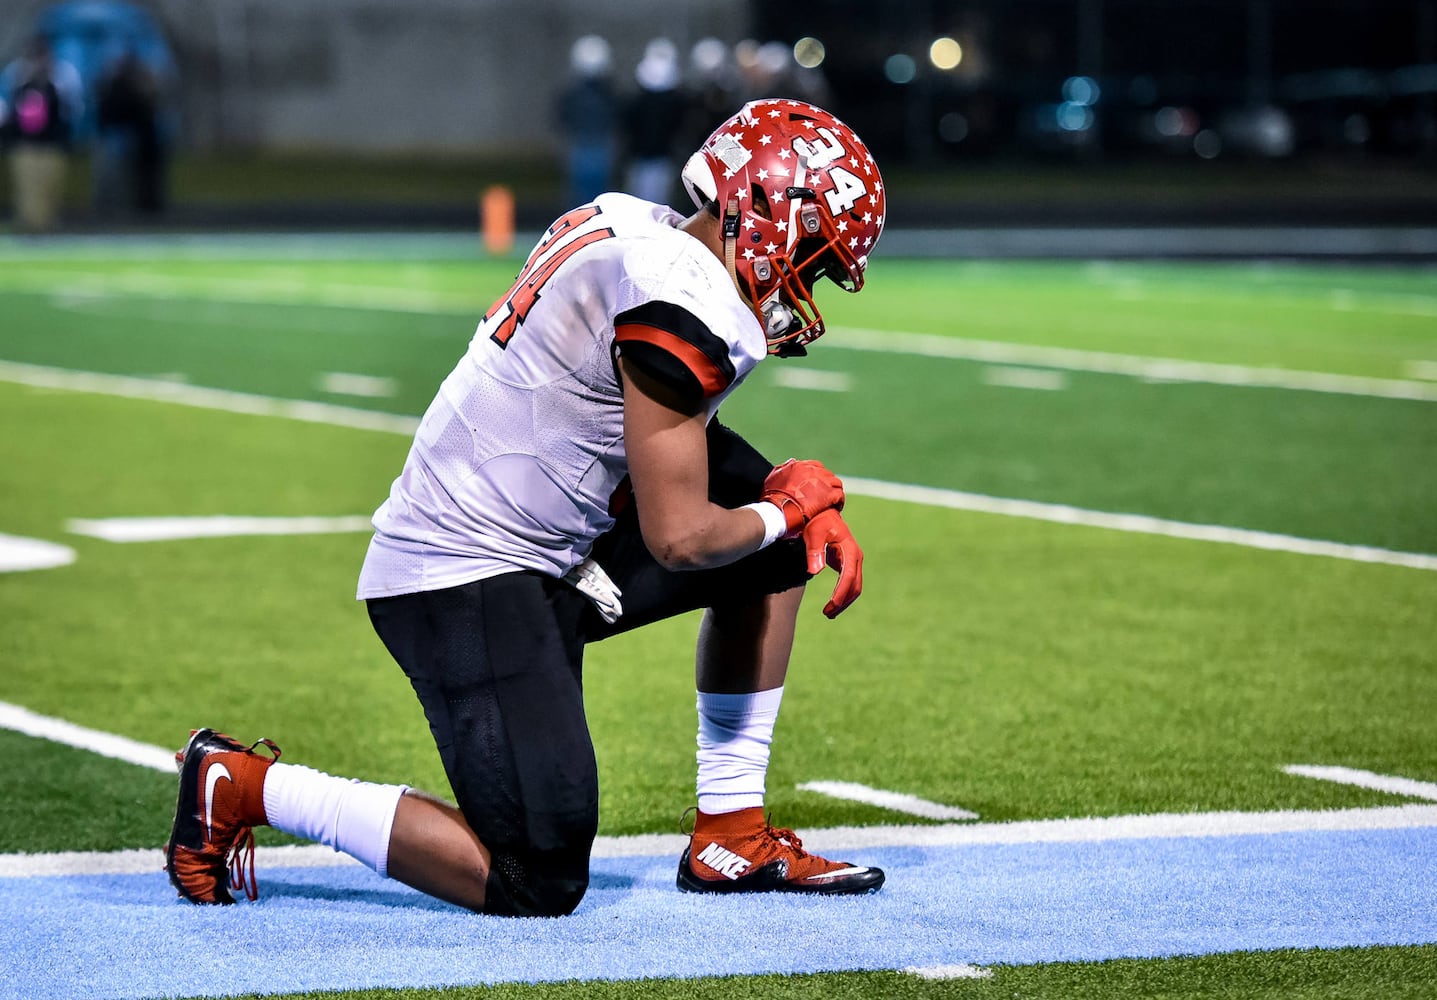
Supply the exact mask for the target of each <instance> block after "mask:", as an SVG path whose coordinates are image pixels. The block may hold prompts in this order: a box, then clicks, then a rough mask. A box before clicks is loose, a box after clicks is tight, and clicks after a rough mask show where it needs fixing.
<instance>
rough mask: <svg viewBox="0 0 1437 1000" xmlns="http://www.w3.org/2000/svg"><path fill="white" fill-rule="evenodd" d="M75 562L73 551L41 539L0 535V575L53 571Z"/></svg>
mask: <svg viewBox="0 0 1437 1000" xmlns="http://www.w3.org/2000/svg"><path fill="white" fill-rule="evenodd" d="M74 561H75V550H74V549H72V548H70V547H69V546H68V545H57V544H56V543H54V542H47V541H45V540H44V539H42V538H21V537H20V536H19V535H0V573H21V572H24V571H26V570H32V569H53V568H54V567H56V566H68V565H70V563H72V562H74Z"/></svg>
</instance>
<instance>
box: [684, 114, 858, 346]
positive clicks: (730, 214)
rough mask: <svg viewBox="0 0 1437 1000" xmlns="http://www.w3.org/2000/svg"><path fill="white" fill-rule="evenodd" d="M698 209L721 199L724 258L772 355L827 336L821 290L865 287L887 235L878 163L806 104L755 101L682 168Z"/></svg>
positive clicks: (846, 132) (829, 119) (842, 128)
mask: <svg viewBox="0 0 1437 1000" xmlns="http://www.w3.org/2000/svg"><path fill="white" fill-rule="evenodd" d="M683 179H684V187H686V188H687V189H688V192H689V195H690V197H692V198H693V199H694V203H695V204H697V205H699V206H703V205H705V204H706V203H708V202H713V203H714V204H715V205H716V206H717V207H718V211H719V217H720V219H721V220H722V222H723V234H724V258H725V261H726V263H727V264H728V267H729V272H730V273H731V274H732V275H733V277H734V281H735V282H736V283H737V285H738V287H739V290H740V291H741V292H743V293H744V295H746V296H747V297H748V300H749V302H750V303H752V304H753V308H754V312H755V313H756V314H757V316H758V318H759V322H761V323H762V324H763V327H764V332H765V334H766V335H767V337H768V351H769V353H770V354H802V353H803V345H804V344H807V343H809V342H810V341H812V340H815V339H817V338H818V337H820V336H822V334H823V317H822V316H821V315H819V312H818V306H816V305H815V304H814V302H813V286H814V285H815V284H816V283H817V281H818V279H819V278H825V277H826V278H829V279H830V280H832V281H833V282H835V283H836V284H838V285H839V287H841V288H843V289H844V290H846V291H849V292H856V291H858V290H859V289H860V288H862V287H863V272H864V269H865V268H866V267H867V266H868V254H869V252H870V251H871V250H872V249H873V244H875V243H877V242H878V236H879V233H881V232H882V231H883V216H884V212H885V204H886V200H885V197H884V194H883V179H882V178H881V177H880V176H879V174H878V165H877V164H875V163H874V162H873V157H872V156H871V155H870V154H869V152H868V147H867V146H865V145H864V144H863V140H861V139H859V138H858V136H857V135H856V134H854V131H853V130H852V129H851V128H849V127H848V126H847V125H845V124H843V122H841V121H839V120H838V119H837V118H835V117H833V115H831V114H829V113H828V112H827V111H824V110H822V109H821V108H816V107H814V106H813V105H812V104H805V103H803V102H802V101H788V100H771V99H770V100H761V101H750V102H749V103H748V104H746V105H744V107H743V110H741V111H740V112H739V113H738V114H736V115H734V116H733V117H732V118H730V119H729V120H728V121H726V122H724V123H723V124H722V125H720V126H719V127H718V128H717V129H716V130H715V131H714V133H713V135H711V136H709V137H708V140H707V141H706V142H705V143H704V144H703V146H702V148H700V149H699V151H698V152H697V153H694V155H693V156H691V157H689V161H688V163H687V164H685V166H684V170H683Z"/></svg>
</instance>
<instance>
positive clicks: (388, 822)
mask: <svg viewBox="0 0 1437 1000" xmlns="http://www.w3.org/2000/svg"><path fill="white" fill-rule="evenodd" d="M406 787H407V786H405V785H376V784H374V783H373V782H370V781H359V780H357V779H356V780H350V779H349V778H336V777H335V776H334V775H332V774H325V773H324V772H323V771H316V770H315V769H314V768H312V767H301V766H299V765H298V764H280V763H274V764H271V765H270V767H269V770H268V772H266V774H265V778H264V811H265V815H266V816H268V817H269V825H270V826H272V827H274V828H275V829H276V830H283V831H284V832H285V833H290V834H294V835H295V836H296V837H303V838H304V839H306V840H317V841H319V843H321V844H324V845H326V846H328V847H332V848H334V849H335V850H336V851H342V852H343V853H345V854H348V855H349V856H350V857H352V858H355V859H356V860H358V861H361V862H363V863H364V864H366V865H368V866H369V867H370V868H373V869H374V870H375V871H376V872H378V873H379V874H380V875H382V876H385V877H388V868H389V834H390V831H391V830H393V829H394V813H395V811H396V810H397V809H398V808H399V797H400V796H401V795H403V794H404V790H405V788H406Z"/></svg>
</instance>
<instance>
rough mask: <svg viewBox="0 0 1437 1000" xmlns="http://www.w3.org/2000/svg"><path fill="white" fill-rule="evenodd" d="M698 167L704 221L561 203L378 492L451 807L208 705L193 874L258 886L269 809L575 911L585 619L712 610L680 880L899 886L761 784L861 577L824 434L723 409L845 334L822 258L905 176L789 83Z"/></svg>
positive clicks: (364, 594) (843, 250) (701, 649)
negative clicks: (812, 586) (792, 693)
mask: <svg viewBox="0 0 1437 1000" xmlns="http://www.w3.org/2000/svg"><path fill="white" fill-rule="evenodd" d="M683 181H684V184H685V186H686V188H687V189H688V191H689V193H690V194H691V196H692V197H693V199H694V202H695V204H696V206H697V211H695V212H694V213H693V214H692V215H689V216H688V217H687V218H685V217H683V216H682V215H680V214H679V213H677V212H675V211H673V210H672V209H670V208H668V207H665V206H662V205H657V204H652V203H649V202H645V201H640V200H638V199H636V198H633V197H630V196H628V195H624V194H617V193H614V194H605V195H602V196H600V197H599V198H598V199H597V200H595V201H594V202H592V203H589V204H586V205H583V206H580V207H578V208H576V209H574V210H573V211H571V212H569V213H568V214H566V215H564V216H563V217H561V218H560V219H559V220H558V221H556V222H555V223H554V224H553V225H552V226H551V227H550V228H549V229H548V231H547V232H546V233H545V234H544V235H543V238H542V239H540V241H539V243H538V244H537V245H536V246H535V247H534V250H533V252H532V253H531V254H530V256H529V258H528V260H527V262H526V263H525V265H524V267H523V269H522V271H521V272H520V273H519V276H518V278H517V279H516V280H515V282H514V284H513V286H512V287H511V288H510V289H509V290H508V292H507V293H506V294H505V295H504V296H503V297H502V298H500V299H499V301H498V302H496V303H495V304H494V306H493V307H492V308H491V309H490V310H489V311H488V313H487V314H485V316H484V318H483V319H482V321H481V322H480V323H479V326H478V329H477V331H476V332H475V335H474V338H473V340H472V342H471V343H470V346H469V349H468V351H467V353H466V354H465V355H464V356H463V357H462V358H461V359H460V361H459V363H458V365H457V366H456V367H455V369H454V370H453V372H452V373H451V374H450V375H449V376H448V378H446V379H445V381H444V382H443V384H442V385H441V386H440V387H439V391H438V394H437V396H436V397H435V399H434V401H433V403H432V404H431V405H430V407H429V409H428V411H427V412H426V413H425V415H424V418H423V421H422V422H421V424H420V427H419V430H418V432H417V434H416V435H415V439H414V443H413V446H412V448H411V449H410V452H409V456H408V459H407V460H406V462H405V464H404V468H403V470H402V471H401V472H400V474H399V476H398V478H397V479H396V480H395V481H394V484H393V487H392V489H391V491H390V494H389V498H388V499H387V500H386V501H385V502H384V504H383V505H381V506H380V507H379V509H378V511H377V512H376V513H375V515H374V527H375V531H374V536H373V539H372V541H371V543H370V546H369V551H368V554H367V557H366V559H365V563H364V567H363V570H362V572H361V575H360V580H359V597H360V598H362V599H364V600H365V601H367V604H368V609H369V614H370V618H371V620H372V622H373V624H374V627H375V629H376V631H377V632H378V634H379V636H380V637H381V638H382V640H383V642H384V644H385V645H386V647H387V648H388V649H389V652H390V653H391V654H392V655H393V657H394V659H395V660H396V661H397V662H398V663H399V665H400V666H401V667H402V668H403V669H404V671H405V673H406V674H407V675H408V677H409V679H410V681H411V683H412V685H413V687H414V691H415V693H416V694H417V696H418V698H419V701H420V703H421V704H422V705H423V708H424V712H425V715H426V717H427V719H428V722H429V727H430V730H431V731H432V734H433V737H434V740H435V743H436V744H437V746H438V749H439V754H440V757H441V758H442V760H443V763H444V767H445V770H446V774H447V776H448V779H449V783H450V786H451V789H452V791H453V794H454V798H455V800H456V801H457V803H458V805H457V807H455V806H451V805H449V804H448V803H446V802H444V801H441V800H440V799H437V798H435V797H432V796H430V795H426V794H422V793H420V792H418V791H416V790H414V789H410V788H407V787H405V786H397V785H379V784H374V783H369V782H360V781H350V780H347V779H343V778H338V777H334V776H331V775H328V774H324V773H321V772H318V771H314V770H311V769H309V768H305V767H300V766H296V765H292V764H287V763H275V760H277V758H278V757H279V751H278V749H277V748H276V747H275V746H274V745H273V744H272V743H270V742H269V741H265V740H262V741H260V742H259V743H256V744H253V745H251V746H248V747H246V746H245V745H243V744H241V743H237V742H235V741H234V740H232V739H230V738H229V737H227V736H224V735H222V734H219V733H216V732H214V731H212V730H208V729H202V730H199V731H197V732H195V733H194V734H193V736H192V737H191V739H190V741H189V743H188V745H187V746H186V747H185V749H184V750H182V751H181V752H180V754H179V755H178V758H179V760H180V761H181V770H180V793H179V802H178V805H177V808H176V815H175V823H174V829H173V832H172V835H171V839H170V842H169V844H168V847H167V850H166V869H167V870H168V871H169V874H170V879H171V881H172V882H173V883H174V885H175V886H176V888H178V890H179V892H180V895H181V896H183V897H184V898H186V899H189V900H192V901H194V902H199V903H229V902H232V901H233V896H232V894H231V892H230V889H231V888H236V889H237V888H243V889H244V890H245V892H246V894H247V895H249V896H250V898H254V896H255V892H256V886H255V880H254V872H253V834H252V832H251V828H252V827H254V826H257V825H260V824H269V825H271V826H274V827H277V828H279V829H281V830H284V831H286V832H288V833H291V834H295V835H298V836H301V837H304V838H307V839H310V840H316V841H319V842H321V843H324V844H328V845H330V846H333V847H334V848H335V849H336V850H339V851H343V852H345V853H347V854H350V855H352V856H353V857H355V858H357V859H359V860H360V861H362V862H364V863H365V864H367V865H368V866H369V867H371V868H373V869H374V870H375V871H377V872H379V873H380V874H381V875H386V876H388V877H391V878H396V879H399V880H400V881H402V882H405V883H406V884H408V885H411V886H414V887H416V888H418V889H420V890H422V891H424V892H426V893H429V894H431V895H433V896H436V897H439V898H441V899H445V900H448V901H450V902H453V903H457V904H459V905H461V906H465V907H469V908H471V909H474V910H477V911H481V912H484V913H494V914H514V915H559V914H565V913H569V912H571V911H572V910H573V909H574V907H576V906H577V905H578V904H579V901H580V899H581V898H582V897H583V895H584V892H585V890H586V888H587V886H588V881H589V853H590V849H591V847H592V844H593V841H594V837H595V835H596V831H597V828H598V816H599V812H598V810H599V791H598V776H597V770H596V766H595V761H594V750H593V745H592V743H591V741H590V738H589V731H588V726H587V723H586V721H585V716H584V705H583V690H582V677H581V668H582V661H583V653H584V646H585V644H587V643H589V642H594V641H597V640H600V639H604V638H606V637H608V636H611V635H614V634H617V633H619V632H623V631H626V630H628V629H632V628H636V627H639V626H642V625H645V624H647V623H649V622H653V621H657V620H659V619H663V618H668V617H670V616H672V615H676V614H680V613H682V612H686V611H690V610H695V609H704V615H703V618H702V624H701V626H700V628H699V634H698V640H697V656H696V659H697V667H696V679H697V687H698V699H697V700H698V715H699V726H698V781H697V791H698V803H697V811H696V815H695V818H694V823H693V829H692V834H691V839H690V843H689V846H688V848H687V849H686V850H685V851H684V852H683V856H682V858H681V859H680V861H679V866H678V874H677V884H678V887H679V888H680V889H683V890H687V891H691V892H732V891H774V890H776V891H788V892H801V893H831V894H836V893H862V892H870V891H873V890H875V889H877V888H878V887H879V886H881V885H882V884H883V879H884V875H883V872H882V871H880V870H879V869H877V868H874V867H871V866H866V865H861V864H851V863H848V862H834V861H830V860H827V859H825V858H822V857H819V856H817V855H815V854H812V853H810V852H808V851H806V850H804V847H803V844H802V841H801V840H800V839H799V838H798V837H797V836H796V835H795V834H794V833H793V832H792V831H791V830H785V829H779V828H776V827H773V826H771V825H770V824H769V821H768V819H767V817H766V815H765V812H764V808H763V803H764V779H765V774H766V770H767V767H768V756H769V743H770V740H771V738H772V734H773V727H774V722H775V719H776V718H777V715H778V710H779V703H780V701H781V699H782V696H783V685H784V679H785V675H786V673H787V669H788V662H789V653H790V650H791V647H792V643H793V638H794V625H795V621H796V617H797V613H798V607H799V601H800V599H801V597H802V595H803V590H804V585H805V583H806V582H807V581H808V580H809V579H810V578H812V577H813V576H815V575H816V574H818V573H820V572H821V571H822V570H823V568H824V566H825V565H828V566H829V567H831V568H833V569H834V570H836V571H837V573H838V577H837V582H836V585H835V588H834V590H833V592H832V596H831V597H830V599H829V600H828V602H827V604H826V606H825V607H824V613H825V614H826V615H827V616H828V617H830V618H832V617H835V616H837V615H838V614H840V613H841V612H842V611H843V610H844V609H845V608H847V607H848V606H849V605H850V604H851V603H852V602H853V601H854V600H855V599H856V598H857V597H858V596H859V593H860V591H861V590H862V586H863V577H862V561H863V555H862V552H861V551H860V549H859V547H858V544H857V543H856V542H855V541H854V538H853V535H852V534H851V533H850V531H849V529H848V527H847V525H846V524H845V523H844V521H843V516H842V513H841V512H842V509H843V503H844V494H843V487H842V484H841V483H840V481H839V480H838V478H837V477H836V476H835V475H834V474H833V473H832V472H830V471H829V470H828V469H827V468H825V467H824V466H823V465H822V464H820V463H819V462H816V461H795V460H789V461H786V462H784V463H782V464H780V465H778V466H777V467H775V466H774V465H773V464H772V463H770V462H769V461H768V460H766V459H765V458H763V457H762V456H761V455H759V453H758V452H757V451H755V450H754V449H753V448H752V447H750V446H749V445H748V444H747V443H746V442H745V441H744V440H743V439H742V438H741V437H739V436H738V435H737V434H735V433H734V432H732V431H731V430H729V429H727V428H726V427H724V426H723V425H721V424H720V423H719V422H718V420H717V419H715V417H716V414H717V412H718V409H719V406H720V405H721V404H722V403H723V401H724V400H725V399H727V398H728V396H729V394H730V393H731V392H733V390H734V389H736V388H737V387H738V386H739V385H740V384H741V383H742V382H743V381H744V379H745V378H747V377H748V375H749V373H750V372H751V371H753V369H754V367H755V366H756V365H757V364H758V363H759V362H760V361H762V360H764V359H765V358H766V357H768V356H771V355H777V356H780V357H786V356H793V355H802V354H803V353H804V348H805V345H806V344H808V343H810V342H811V341H813V340H814V339H815V338H817V337H818V336H820V335H821V334H822V333H823V329H824V327H823V319H822V317H821V315H820V313H819V310H818V307H817V306H816V305H815V304H814V298H813V293H814V288H815V286H816V285H817V284H818V283H819V281H820V280H821V279H825V278H826V279H829V280H831V281H833V282H835V283H837V284H838V285H840V286H841V287H843V288H845V289H847V290H848V291H850V292H856V291H858V290H859V289H860V288H861V287H862V285H863V278H864V271H865V268H866V266H867V263H868V254H869V252H870V251H871V250H872V249H873V245H874V243H875V242H876V241H877V240H878V237H879V234H880V232H881V230H882V228H883V218H884V205H885V195H884V190H883V183H882V181H881V179H880V177H879V173H878V168H877V167H876V166H875V164H874V162H873V158H872V157H871V156H870V155H869V153H868V150H867V148H866V147H865V146H864V144H863V142H862V141H860V139H859V138H858V136H856V135H855V134H854V133H853V131H852V130H851V129H850V128H848V126H846V125H844V124H843V123H842V122H840V121H839V120H838V119H837V118H835V117H834V116H833V115H831V114H829V113H827V112H825V111H823V110H821V109H819V108H816V107H813V106H811V105H808V104H804V103H801V102H798V101H791V100H762V101H755V102H752V103H750V104H748V105H746V106H745V107H744V108H743V109H742V110H741V111H740V112H739V113H738V114H736V115H735V116H734V117H732V118H731V119H729V120H728V121H727V122H725V123H724V124H723V125H721V126H720V127H719V128H718V129H717V130H716V131H715V132H714V133H713V135H712V136H710V138H709V139H708V140H707V141H706V142H705V143H704V144H703V146H702V148H700V149H699V151H698V152H696V153H695V154H694V155H693V156H692V157H691V158H690V160H689V161H688V163H687V165H686V166H685V167H684V169H683ZM261 745H263V746H264V747H265V748H266V749H267V750H268V753H267V754H265V753H258V752H256V751H257V750H258V749H259V748H260V747H261Z"/></svg>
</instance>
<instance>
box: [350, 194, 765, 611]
mask: <svg viewBox="0 0 1437 1000" xmlns="http://www.w3.org/2000/svg"><path fill="white" fill-rule="evenodd" d="M682 221H683V217H682V216H680V215H679V214H678V213H677V212H675V211H673V210H672V209H670V208H667V207H664V206H661V205H655V204H652V203H650V202H646V201H640V200H639V199H637V198H632V197H630V196H628V195H623V194H607V195H603V196H601V197H600V198H598V199H597V200H596V201H595V202H593V203H591V204H589V205H585V206H583V207H581V208H578V209H575V210H574V211H572V212H569V213H568V214H567V215H565V216H563V217H562V218H561V219H559V220H558V221H557V222H555V223H554V225H553V226H551V227H550V228H549V230H548V231H547V232H546V233H545V234H544V237H543V238H542V239H541V240H540V241H539V243H538V245H537V246H536V247H535V248H534V250H533V252H532V253H531V254H530V255H529V259H528V261H527V262H526V263H525V266H524V269H523V270H522V271H521V272H520V274H519V277H518V278H517V279H516V280H515V282H514V285H513V287H512V288H510V290H509V292H508V293H507V294H506V295H505V296H504V297H503V298H501V299H500V300H499V301H498V302H497V303H495V304H494V306H493V307H491V308H490V310H489V312H488V313H487V314H486V315H485V316H484V318H483V320H481V321H480V323H479V327H478V329H477V330H476V331H475V334H474V338H473V340H472V341H470V344H469V349H468V351H467V352H466V353H465V355H464V356H463V358H461V359H460V361H459V364H458V366H457V367H456V368H455V369H454V370H453V372H451V373H450V374H449V376H448V378H446V379H445V380H444V382H443V384H442V385H441V386H440V387H439V392H438V395H437V396H436V397H435V398H434V401H433V403H431V404H430V406H429V409H428V411H427V412H426V413H425V414H424V419H423V420H422V421H421V423H420V426H419V430H418V432H417V433H416V435H415V438H414V444H413V446H412V447H411V448H410V450H409V457H408V459H407V460H406V461H405V463H404V469H403V471H402V472H401V473H400V474H399V477H398V478H397V479H396V480H395V481H394V484H393V486H392V487H391V489H390V492H389V498H388V499H387V500H386V501H385V502H384V503H383V504H382V505H381V506H380V507H379V509H378V510H377V511H376V512H375V514H374V529H375V533H374V538H373V539H372V540H371V542H370V545H369V552H368V554H367V555H366V557H365V560H364V568H363V570H362V571H361V572H360V577H359V597H360V598H370V597H389V596H394V595H397V594H406V593H413V592H415V591H421V590H437V589H441V588H444V587H453V586H457V585H459V584H463V583H469V582H472V581H474V580H481V579H484V578H486V577H491V576H497V575H498V574H501V573H508V572H513V571H514V570H521V569H529V570H538V571H539V572H541V573H546V574H549V575H552V576H562V575H564V574H565V573H566V572H568V570H569V569H570V568H572V567H573V566H574V565H575V564H577V563H578V562H580V561H581V560H582V559H583V558H584V557H585V556H586V555H587V554H588V552H589V549H590V547H591V546H592V544H593V541H594V539H595V538H596V537H598V536H599V535H600V534H602V533H603V532H604V531H606V530H608V528H609V527H611V526H612V524H613V518H612V517H611V516H610V513H609V505H610V500H611V498H612V497H613V495H614V492H615V490H616V489H617V488H618V486H619V484H620V482H621V481H622V480H623V478H624V477H625V475H626V474H627V473H628V459H627V456H626V454H625V451H624V425H623V393H622V390H621V387H620V380H619V376H618V369H617V365H618V360H617V358H618V355H619V354H620V353H623V354H624V356H625V357H626V358H627V359H629V361H630V362H631V363H633V364H636V365H639V366H640V367H642V368H643V369H644V370H645V372H646V373H648V374H650V375H653V376H655V377H657V378H660V379H662V380H664V381H666V382H668V383H669V384H671V385H673V386H674V387H675V388H677V389H679V390H680V391H684V392H687V393H689V394H690V395H691V396H693V395H694V394H697V393H701V394H702V396H703V398H704V400H705V402H706V405H707V408H708V414H709V416H710V418H712V416H713V414H714V413H715V412H717V410H718V407H719V404H720V403H721V402H722V401H723V400H724V399H725V398H726V397H727V396H728V394H729V393H730V392H731V391H733V389H734V388H735V387H737V386H738V385H739V383H740V382H742V381H743V380H744V378H745V377H746V376H747V375H748V373H749V372H750V371H752V370H753V368H754V366H755V365H757V364H758V362H759V361H761V360H762V359H763V358H764V357H766V356H767V344H766V342H765V339H764V334H763V329H762V327H761V326H760V325H759V322H758V319H757V318H756V317H755V316H754V314H753V312H752V310H751V309H750V308H749V307H748V305H747V304H746V303H745V302H744V301H743V299H742V298H741V297H740V296H739V294H738V290H737V288H736V287H735V285H734V283H733V280H732V279H731V278H730V277H729V274H728V271H727V269H726V268H725V267H724V265H723V262H722V261H720V260H719V259H718V258H717V257H716V256H715V255H714V253H713V252H712V251H711V250H709V249H708V248H707V247H706V246H705V245H704V244H703V243H701V242H699V241H698V240H697V239H694V238H693V237H691V236H689V235H688V234H687V233H684V232H681V231H680V230H678V229H677V228H676V227H677V226H678V224H679V223H680V222H682Z"/></svg>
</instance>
